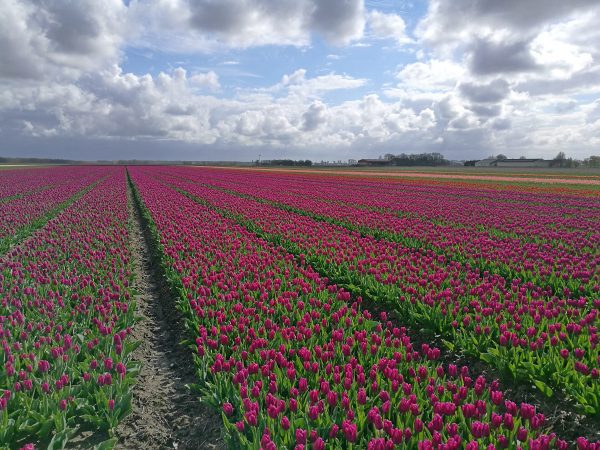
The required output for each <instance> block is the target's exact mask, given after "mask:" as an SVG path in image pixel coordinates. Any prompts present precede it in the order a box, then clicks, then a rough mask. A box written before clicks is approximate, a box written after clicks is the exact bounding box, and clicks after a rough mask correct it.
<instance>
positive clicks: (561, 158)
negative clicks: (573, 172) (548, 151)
mask: <svg viewBox="0 0 600 450" xmlns="http://www.w3.org/2000/svg"><path fill="white" fill-rule="evenodd" d="M567 164H568V162H567V155H565V152H558V154H557V155H556V156H555V157H554V159H553V160H552V163H551V165H552V167H567Z"/></svg>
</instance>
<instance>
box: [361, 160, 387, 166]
mask: <svg viewBox="0 0 600 450" xmlns="http://www.w3.org/2000/svg"><path fill="white" fill-rule="evenodd" d="M390 164H391V161H390V160H389V159H359V160H358V163H357V165H358V166H389V165H390Z"/></svg>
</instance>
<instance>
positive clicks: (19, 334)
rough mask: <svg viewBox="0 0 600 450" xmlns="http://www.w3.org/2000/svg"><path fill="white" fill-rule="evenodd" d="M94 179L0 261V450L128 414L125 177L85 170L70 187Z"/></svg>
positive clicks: (47, 440) (55, 438)
mask: <svg viewBox="0 0 600 450" xmlns="http://www.w3.org/2000/svg"><path fill="white" fill-rule="evenodd" d="M99 177H100V178H102V181H100V182H99V184H97V186H96V187H95V188H94V189H92V190H90V191H89V192H87V193H86V194H85V195H83V196H81V197H80V198H79V199H78V200H76V201H75V202H74V203H73V204H71V205H70V206H69V207H67V208H66V209H65V210H63V211H62V213H60V214H59V215H57V216H56V217H55V218H54V219H52V220H50V221H49V222H48V223H47V224H46V225H45V226H44V227H43V228H41V229H40V230H38V231H37V232H36V233H34V234H33V235H32V237H31V239H29V240H27V241H25V242H24V243H23V244H22V245H21V246H18V247H15V248H13V249H11V250H10V251H9V252H8V253H7V254H6V255H4V256H3V257H2V259H0V302H1V304H0V364H1V365H0V448H18V447H19V446H21V445H25V444H27V448H32V447H33V445H37V444H40V445H42V446H44V445H49V446H51V447H52V448H62V446H63V445H65V444H66V442H67V441H68V440H69V439H70V437H71V436H72V435H73V434H74V432H75V431H76V429H78V428H80V427H82V428H84V429H85V428H88V429H90V430H95V429H98V428H101V429H112V428H114V426H115V425H116V423H117V421H118V420H119V419H120V418H121V417H122V416H123V415H124V414H126V413H127V411H128V410H129V404H130V401H129V398H130V388H131V386H132V383H133V375H134V373H135V372H136V370H137V368H136V366H135V365H134V364H133V363H132V362H131V361H130V356H129V355H130V353H131V351H132V349H133V344H132V343H130V342H129V341H128V340H127V336H128V334H129V333H130V331H131V328H130V327H131V326H132V325H133V321H134V318H133V312H134V303H133V302H132V299H131V288H130V283H131V281H132V272H131V264H132V263H131V255H130V252H129V247H128V229H127V225H126V224H127V219H128V213H127V197H126V178H125V170H124V169H123V168H102V169H94V170H92V174H90V175H89V176H83V175H82V174H81V173H79V175H77V177H76V180H77V181H74V182H72V183H71V184H73V185H76V186H78V188H80V187H79V186H80V185H81V184H82V183H86V182H89V180H93V179H94V178H99ZM63 186H64V184H63ZM68 189H72V188H68ZM112 442H114V441H108V442H106V444H105V446H109V444H110V443H112Z"/></svg>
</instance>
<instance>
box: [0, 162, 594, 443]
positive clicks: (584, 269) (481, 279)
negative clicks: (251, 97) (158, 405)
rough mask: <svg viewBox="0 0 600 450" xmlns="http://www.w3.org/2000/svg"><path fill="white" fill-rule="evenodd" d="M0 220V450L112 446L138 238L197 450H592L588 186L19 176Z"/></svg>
mask: <svg viewBox="0 0 600 450" xmlns="http://www.w3.org/2000/svg"><path fill="white" fill-rule="evenodd" d="M573 184H576V182H575V181H574V182H573ZM0 211H1V212H2V214H1V215H0V265H1V268H0V299H1V301H2V304H1V307H0V344H1V348H0V350H1V352H0V363H1V364H2V365H1V366H0V448H10V449H12V448H27V449H32V448H54V449H56V448H63V447H64V446H67V447H69V446H71V447H85V448H87V447H88V446H89V447H94V446H95V447H96V448H112V447H117V448H119V427H122V426H123V425H122V424H123V419H124V418H125V417H126V416H127V415H128V414H129V413H130V412H131V410H132V398H135V396H136V389H144V385H143V383H142V382H138V373H139V371H140V367H141V366H143V361H138V360H137V359H136V356H135V349H136V347H137V345H138V344H139V342H136V341H135V339H134V338H133V337H132V334H133V330H134V329H135V328H136V327H139V326H143V323H144V318H143V317H142V318H140V317H139V314H138V313H136V311H137V310H138V306H139V305H136V302H137V300H136V299H137V298H139V296H136V287H135V286H136V277H135V273H136V272H135V270H134V269H135V267H136V264H137V263H136V261H137V260H138V259H139V255H136V254H135V249H134V247H133V246H132V244H131V235H132V233H133V230H134V229H135V228H136V227H138V228H139V229H140V230H142V231H143V233H144V235H145V237H146V241H147V243H148V244H147V245H148V246H149V249H150V251H151V254H152V258H153V264H155V266H156V268H157V269H156V270H157V272H156V273H158V274H159V275H156V274H155V275H153V276H158V277H160V278H161V279H162V280H163V282H164V283H165V284H166V285H167V286H168V288H169V298H168V301H169V302H171V303H170V307H171V308H172V309H174V310H175V309H176V310H177V311H178V314H179V316H180V323H179V326H180V327H181V328H182V330H183V333H184V334H185V336H186V339H185V341H184V342H182V343H181V344H180V345H181V346H184V347H185V349H186V350H187V352H188V354H189V355H190V365H193V366H194V371H195V380H194V383H193V384H192V385H190V386H189V388H190V390H191V392H192V393H193V398H194V400H195V401H197V402H201V403H203V404H206V405H210V407H211V408H212V409H213V411H215V412H216V415H215V417H216V418H217V420H219V423H220V426H221V436H222V442H221V443H220V444H219V445H222V446H225V447H227V448H249V449H259V448H260V449H263V448H264V449H275V448H286V449H287V448H296V449H413V448H414V449H462V448H467V449H504V448H508V449H518V448H523V449H525V448H530V449H553V448H556V449H568V448H578V449H581V450H594V449H600V347H599V346H598V343H599V338H598V328H599V326H600V287H599V286H600V250H599V244H600V190H599V189H598V187H597V186H594V185H585V186H583V185H582V186H579V187H577V188H573V187H572V186H571V185H568V186H564V185H560V186H558V185H551V184H544V183H541V184H537V185H533V184H529V183H528V182H527V181H526V178H524V179H523V181H522V182H511V183H509V182H503V183H499V182H493V181H491V180H490V181H489V182H488V181H485V182H477V183H475V182H466V181H464V180H463V181H456V180H451V181H444V182H440V181H436V180H432V179H419V178H414V179H413V178H410V177H407V178H402V179H394V178H390V177H373V176H358V175H355V176H348V175H339V174H338V175H334V174H317V173H293V172H275V171H273V172H267V171H259V170H233V169H222V168H205V167H184V166H168V167H167V166H164V167H162V166H129V167H126V168H125V167H122V166H113V167H102V166H90V167H60V168H35V169H20V170H6V171H2V172H0ZM132 211H137V213H136V214H135V215H134V214H133V213H132ZM167 331H168V330H167ZM465 361H470V362H471V363H470V364H466V363H465ZM157 395H160V392H157ZM524 399H525V400H524ZM565 414H567V415H568V417H570V418H571V419H566V421H567V422H568V421H569V420H572V421H576V422H577V424H574V425H573V427H572V428H570V429H568V427H565V425H564V424H565V418H564V417H565ZM561 420H562V421H561ZM82 434H86V436H87V435H92V436H95V435H96V434H97V435H98V436H100V437H98V438H97V439H96V440H93V445H92V444H87V443H82V442H84V441H81V437H80V436H81V435H82ZM151 448H168V446H166V445H165V444H164V443H153V444H152V445H151ZM171 448H172V447H171ZM180 448H181V447H180ZM194 448H199V447H194Z"/></svg>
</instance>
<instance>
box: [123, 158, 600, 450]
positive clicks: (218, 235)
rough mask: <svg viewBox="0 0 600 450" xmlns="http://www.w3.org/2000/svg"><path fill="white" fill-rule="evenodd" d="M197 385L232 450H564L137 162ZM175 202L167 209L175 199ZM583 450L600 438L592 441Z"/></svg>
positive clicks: (425, 351)
mask: <svg viewBox="0 0 600 450" xmlns="http://www.w3.org/2000/svg"><path fill="white" fill-rule="evenodd" d="M130 174H131V179H132V182H133V183H134V184H135V189H136V196H137V198H138V201H139V203H140V205H141V207H142V208H143V209H144V215H145V219H146V221H147V223H148V225H149V227H150V229H151V231H152V234H153V236H154V240H155V245H156V249H157V254H158V255H159V257H160V258H161V263H162V266H163V269H164V270H165V272H166V276H167V278H168V279H169V281H170V283H171V284H172V286H173V288H174V289H175V290H176V291H177V292H178V293H179V300H178V302H179V303H178V306H179V308H180V309H181V310H182V311H183V312H184V315H185V317H186V320H187V326H188V329H189V330H190V331H191V332H192V333H193V339H194V340H193V341H191V342H190V348H191V349H192V350H193V351H194V352H195V354H196V356H195V362H196V364H197V369H198V376H199V378H200V379H201V382H200V383H199V387H200V389H201V391H202V392H203V393H204V394H205V396H204V399H205V400H206V401H208V402H211V403H212V404H213V405H215V406H217V407H219V408H221V410H222V418H223V423H224V425H225V429H226V430H227V432H228V435H229V437H230V439H231V444H232V446H234V447H236V448H240V447H245V448H259V447H260V448H265V449H270V448H297V449H303V448H313V449H324V448H332V449H333V448H336V449H337V448H348V449H350V448H369V449H391V448H419V449H428V448H440V449H451V448H468V449H477V448H488V449H493V448H522V447H527V448H535V449H537V448H540V449H542V448H567V447H568V446H569V444H568V443H567V442H565V441H562V440H560V439H558V438H557V437H556V436H555V435H554V434H553V433H549V432H548V430H547V429H546V427H545V425H544V424H545V417H544V415H543V414H541V413H539V412H538V411H536V409H535V408H534V407H533V406H532V405H529V404H526V403H522V404H520V405H517V404H515V403H513V402H511V401H510V400H509V399H507V398H505V396H504V394H503V392H502V391H501V390H500V388H499V386H498V383H497V382H496V381H490V380H486V379H485V378H484V377H482V376H479V377H476V376H472V375H471V374H470V373H469V369H468V368H467V367H456V366H454V365H451V364H450V365H443V364H441V363H440V362H438V360H439V357H440V351H439V350H438V349H437V348H434V347H432V346H429V345H427V344H423V345H422V346H421V348H418V349H417V348H414V347H413V345H412V344H411V342H410V339H409V338H408V337H407V335H406V330H405V329H404V328H398V327H396V326H394V325H393V324H392V323H391V322H389V321H388V320H387V317H386V315H385V313H384V314H382V315H381V321H377V320H374V319H373V317H371V315H370V314H369V312H368V311H367V310H366V309H364V308H363V307H362V305H361V299H360V297H357V298H354V299H353V298H352V297H351V295H350V293H349V292H348V291H346V290H344V289H343V288H340V287H338V286H336V285H334V284H330V283H329V280H328V279H327V278H323V277H321V276H320V275H319V274H318V273H317V272H315V271H314V270H313V269H312V268H311V267H310V266H309V265H306V264H301V263H299V262H297V261H296V259H295V258H294V257H293V256H292V255H291V254H289V253H287V252H285V250H284V249H283V248H281V247H277V246H274V245H273V244H272V243H270V242H268V241H266V240H263V239H261V238H259V237H257V236H256V235H255V234H253V233H251V232H249V231H248V230H247V229H245V228H244V227H242V226H240V225H239V224H238V223H236V222H235V221H233V220H230V219H227V218H226V217H224V216H222V215H220V214H218V213H216V212H215V211H214V210H213V209H212V208H209V207H207V206H204V205H202V204H199V203H198V202H196V201H193V200H192V199H190V198H187V197H186V196H184V195H182V194H181V193H178V192H177V191H176V190H174V189H171V188H170V187H169V186H167V185H166V184H164V183H161V182H160V181H157V180H156V179H155V178H154V177H153V176H151V175H148V174H146V173H144V170H143V169H140V168H133V169H130ZM166 205H168V207H166ZM577 445H578V446H579V448H581V449H596V448H598V444H594V443H591V442H588V441H587V440H586V439H584V438H580V439H579V440H578V441H577Z"/></svg>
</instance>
